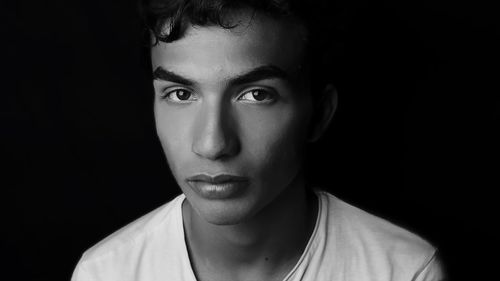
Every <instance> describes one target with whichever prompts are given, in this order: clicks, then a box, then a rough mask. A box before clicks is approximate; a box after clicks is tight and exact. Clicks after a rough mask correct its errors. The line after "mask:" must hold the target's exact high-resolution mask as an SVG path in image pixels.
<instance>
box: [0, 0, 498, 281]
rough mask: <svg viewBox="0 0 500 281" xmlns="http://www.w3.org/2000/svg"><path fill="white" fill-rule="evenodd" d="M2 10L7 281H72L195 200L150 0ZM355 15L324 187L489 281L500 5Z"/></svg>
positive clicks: (317, 174) (361, 6)
mask: <svg viewBox="0 0 500 281" xmlns="http://www.w3.org/2000/svg"><path fill="white" fill-rule="evenodd" d="M491 3H493V1H491ZM1 5H2V9H1V11H2V14H3V16H2V18H3V19H4V22H5V24H2V28H1V30H0V31H1V32H2V33H1V34H2V36H1V38H2V44H1V45H2V47H3V49H4V51H3V52H2V53H3V54H4V55H6V56H5V59H4V63H3V67H2V78H4V79H5V78H6V79H5V80H6V82H5V83H3V84H4V86H3V87H2V90H1V91H2V99H1V107H0V109H1V117H2V118H1V121H0V125H1V127H0V129H1V131H0V134H1V135H0V136H1V140H2V146H1V147H2V148H1V153H2V155H1V156H0V157H1V159H2V160H3V161H2V162H5V164H6V165H5V167H6V168H3V169H2V179H1V183H0V184H1V185H2V186H1V192H2V221H1V225H2V229H1V233H2V238H1V247H2V248H1V255H2V260H1V264H2V268H4V269H5V270H6V271H5V270H2V271H3V272H2V273H0V274H2V276H3V277H2V280H69V278H70V276H71V273H72V270H73V268H74V266H75V264H76V262H77V261H78V259H79V257H80V255H81V253H82V252H83V251H84V250H85V249H87V248H88V247H90V246H91V245H93V244H95V243H96V242H98V241H99V240H100V239H102V238H104V237H105V236H106V235H108V234H110V233H111V232H113V231H114V230H116V229H118V228H119V227H121V226H123V225H125V224H126V223H128V222H130V221H132V220H133V219H135V218H138V217H139V216H141V215H143V214H145V213H146V212H148V211H150V210H152V209H153V208H155V207H157V206H159V205H161V204H163V203H165V202H167V201H168V200H169V199H171V198H173V197H174V196H175V195H177V194H179V192H180V191H179V189H178V188H177V187H176V185H175V183H174V181H173V179H172V177H171V175H170V172H169V170H168V167H167V165H166V161H165V159H164V156H163V152H162V150H161V147H160V145H159V142H158V140H157V139H156V136H155V129H154V120H153V114H152V97H153V96H152V87H151V82H150V74H149V72H148V71H149V69H148V63H147V59H146V58H145V57H144V56H143V48H142V47H143V45H144V42H143V41H142V39H143V37H142V35H143V27H142V23H141V20H140V18H139V15H138V13H137V8H136V2H135V1H111V0H107V1H104V0H101V1H83V0H82V1H62V0H58V1H50V2H44V1H18V2H10V3H7V1H4V2H2V4H1ZM341 6H344V7H345V8H346V11H345V12H344V13H343V14H344V17H345V19H344V28H345V31H346V38H345V39H346V41H345V47H346V50H347V51H346V53H345V55H344V61H343V65H342V67H343V71H342V75H341V79H339V80H340V82H339V85H338V88H339V92H340V93H339V95H340V103H339V108H338V112H337V115H336V116H335V118H334V121H333V125H332V127H331V128H330V130H329V131H328V133H327V135H326V136H325V137H324V138H323V139H322V140H321V141H320V142H319V143H318V144H317V145H316V146H315V147H313V148H312V152H311V159H310V163H309V164H308V165H309V167H311V168H310V170H314V172H313V173H312V175H313V177H314V181H315V182H316V183H317V184H320V185H321V186H323V187H324V188H326V189H328V190H329V191H331V192H332V193H334V194H336V195H337V196H338V197H340V198H342V199H344V200H346V201H348V202H350V203H352V204H354V205H357V206H359V207H362V208H363V209H365V210H368V211H370V212H373V213H375V214H377V215H380V216H383V217H385V218H387V219H389V220H391V221H393V222H395V223H397V224H399V225H402V226H404V227H406V228H408V229H410V230H412V231H414V232H416V233H418V234H420V235H421V236H423V237H424V238H426V239H427V240H429V241H430V242H432V243H433V244H435V245H436V246H438V247H439V248H440V249H441V254H442V257H443V260H444V262H445V265H446V267H447V269H448V271H449V273H450V276H451V278H452V279H454V280H486V279H489V278H488V276H489V274H490V272H492V271H493V270H494V269H495V261H494V260H492V259H491V258H490V256H489V255H488V253H489V252H493V251H494V249H495V247H496V244H497V237H496V235H495V232H494V231H493V229H494V227H495V225H496V224H498V217H497V216H496V215H494V211H495V210H496V204H497V203H496V201H497V200H496V198H495V196H494V193H493V191H494V189H496V188H498V186H499V185H498V154H497V153H498V150H497V148H496V142H497V141H498V137H497V134H498V128H499V126H498V115H499V111H500V105H499V99H498V97H497V96H498V93H499V89H498V84H497V83H496V82H497V80H498V73H497V69H498V55H497V53H498V50H499V44H498V38H499V37H498V36H499V29H498V25H497V22H496V17H498V16H497V13H495V9H493V5H492V4H490V3H489V2H478V1H474V2H470V3H460V2H457V1H443V0H438V1H430V0H425V1H350V2H348V3H344V4H342V5H341ZM325 71H328V70H325ZM4 277H6V279H4Z"/></svg>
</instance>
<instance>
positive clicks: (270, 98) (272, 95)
mask: <svg viewBox="0 0 500 281" xmlns="http://www.w3.org/2000/svg"><path fill="white" fill-rule="evenodd" d="M176 92H185V93H188V94H189V95H190V96H189V98H191V97H192V96H193V93H192V92H191V91H189V90H186V89H173V90H170V91H164V92H163V93H162V94H161V96H160V98H161V99H162V100H167V99H169V100H171V101H172V99H170V98H169V96H171V95H173V94H175V93H176ZM253 92H259V93H264V94H266V95H267V99H264V100H261V101H259V100H255V97H253V98H254V101H251V100H250V101H249V100H248V99H243V97H244V96H246V95H247V94H251V93H253ZM189 98H188V99H185V100H181V99H179V98H178V97H177V99H178V100H176V101H175V100H174V101H173V102H176V103H189V102H190V101H193V100H197V99H196V98H195V99H191V100H190V99H189ZM276 98H277V95H276V94H275V93H274V91H272V90H267V89H261V88H255V89H249V90H246V91H244V92H243V93H241V94H240V95H238V98H237V100H242V101H244V102H248V103H254V104H269V103H273V102H274V101H275V100H276Z"/></svg>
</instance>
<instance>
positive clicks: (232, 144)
mask: <svg viewBox="0 0 500 281" xmlns="http://www.w3.org/2000/svg"><path fill="white" fill-rule="evenodd" d="M238 150H239V145H238V141H237V138H236V137H235V136H234V135H233V134H231V133H230V132H222V131H218V132H213V131H212V132H210V133H206V134H202V135H200V136H199V137H198V138H196V139H195V141H194V143H193V147H192V151H193V152H194V153H195V154H197V155H198V156H200V157H202V158H206V159H210V160H217V159H221V158H227V157H231V156H234V155H235V154H237V152H238Z"/></svg>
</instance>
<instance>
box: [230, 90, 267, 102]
mask: <svg viewBox="0 0 500 281" xmlns="http://www.w3.org/2000/svg"><path fill="white" fill-rule="evenodd" d="M238 100H244V101H248V102H251V103H271V102H273V101H274V100H275V95H274V94H273V93H271V92H270V91H266V90H264V89H252V90H250V91H246V92H244V93H243V94H242V95H241V96H240V97H239V98H238Z"/></svg>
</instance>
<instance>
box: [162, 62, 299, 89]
mask: <svg viewBox="0 0 500 281" xmlns="http://www.w3.org/2000/svg"><path fill="white" fill-rule="evenodd" d="M153 79H155V80H164V81H170V82H174V83H178V84H183V85H187V86H192V85H194V84H196V82H195V81H193V80H190V79H188V78H186V77H183V76H181V75H179V74H176V73H174V72H172V71H169V70H166V69H164V68H163V67H161V66H158V67H157V68H156V69H155V71H154V72H153ZM266 79H283V80H286V81H291V79H290V75H289V74H288V73H287V72H286V71H284V70H283V69H281V68H279V67H277V66H275V65H271V64H270V65H263V66H259V67H256V68H254V69H252V70H250V71H248V72H246V73H243V74H240V75H237V76H236V77H233V78H231V79H229V85H231V86H234V85H242V84H249V83H252V82H257V81H261V80H266Z"/></svg>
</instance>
